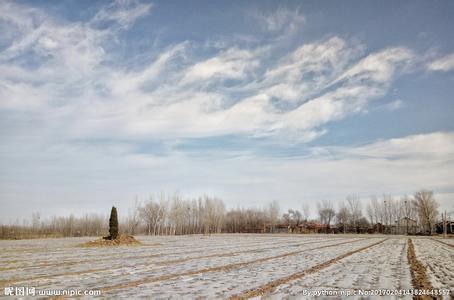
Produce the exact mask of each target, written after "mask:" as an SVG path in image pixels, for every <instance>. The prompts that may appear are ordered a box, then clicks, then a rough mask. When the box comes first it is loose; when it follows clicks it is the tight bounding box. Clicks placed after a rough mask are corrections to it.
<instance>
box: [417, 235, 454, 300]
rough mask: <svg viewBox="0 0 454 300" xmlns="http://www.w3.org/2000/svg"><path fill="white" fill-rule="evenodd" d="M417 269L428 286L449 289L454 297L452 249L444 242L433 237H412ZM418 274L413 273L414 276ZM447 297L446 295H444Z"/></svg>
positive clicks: (453, 253) (453, 259)
mask: <svg viewBox="0 0 454 300" xmlns="http://www.w3.org/2000/svg"><path fill="white" fill-rule="evenodd" d="M412 242H413V243H412V244H413V252H414V256H415V260H416V262H415V264H416V267H417V270H421V272H424V274H422V275H420V276H421V277H425V280H426V281H427V282H428V284H430V285H429V286H431V287H434V288H435V289H449V290H450V291H451V297H452V298H453V299H454V276H453V274H454V251H452V248H451V247H448V246H447V245H445V244H444V243H435V242H434V240H433V239H428V238H415V239H412ZM416 275H418V274H415V277H416ZM416 279H417V278H416ZM445 298H447V297H445ZM448 299H449V298H448Z"/></svg>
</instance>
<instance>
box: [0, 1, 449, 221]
mask: <svg viewBox="0 0 454 300" xmlns="http://www.w3.org/2000/svg"><path fill="white" fill-rule="evenodd" d="M453 15H454V2H453V1H342V2H339V1H153V2H149V1H138V0H137V1H135V0H121V1H76V0H66V1H14V2H13V1H1V2H0V141H1V142H0V207H1V208H2V209H1V210H0V221H1V222H3V223H7V222H12V221H14V220H16V219H18V218H20V219H22V218H27V217H30V216H31V214H32V213H33V212H40V213H41V215H43V216H51V215H69V214H75V215H82V214H85V213H93V212H108V211H109V208H110V206H111V205H116V206H117V207H119V211H120V214H121V212H122V211H123V212H124V211H127V209H128V208H129V207H131V206H132V205H133V203H134V201H135V199H138V200H140V201H145V200H147V199H149V197H150V195H152V194H153V193H157V192H168V193H174V192H178V193H180V194H181V195H182V196H183V197H185V198H193V197H197V196H199V195H203V194H206V195H211V196H216V197H219V198H221V199H223V200H224V202H225V203H226V205H227V207H228V208H236V207H264V206H265V205H267V203H269V202H271V201H273V200H277V201H279V202H280V205H281V208H282V209H283V210H284V209H286V208H290V207H293V208H296V209H301V208H302V206H303V205H304V204H308V205H310V206H311V207H312V209H313V210H315V203H316V202H317V201H320V200H330V201H333V203H335V204H336V203H338V202H339V201H342V200H343V199H345V197H346V196H347V195H349V194H355V195H358V197H360V198H361V200H362V201H363V202H364V205H363V207H365V205H366V203H367V201H368V199H369V198H370V197H371V196H374V195H375V196H379V197H380V196H382V195H383V194H389V195H393V196H395V197H400V196H403V195H412V194H413V193H414V192H416V191H417V190H420V189H429V190H433V191H434V193H435V198H436V199H437V200H438V201H439V202H440V204H441V209H448V210H454V176H453V175H454V121H453V120H454V99H453V95H454V19H453V18H452V16H453Z"/></svg>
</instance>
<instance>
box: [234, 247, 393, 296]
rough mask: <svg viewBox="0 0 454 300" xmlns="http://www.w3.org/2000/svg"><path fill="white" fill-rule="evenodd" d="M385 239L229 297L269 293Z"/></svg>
mask: <svg viewBox="0 0 454 300" xmlns="http://www.w3.org/2000/svg"><path fill="white" fill-rule="evenodd" d="M385 240H386V239H384V240H381V241H379V242H377V243H374V244H372V245H369V246H366V247H362V248H360V249H356V250H353V251H350V252H348V253H345V254H342V255H340V256H338V257H336V258H333V259H330V260H328V261H325V262H323V263H320V264H318V265H315V266H313V267H311V268H309V269H306V270H304V271H302V272H298V273H294V274H291V275H289V276H286V277H283V278H279V279H276V280H273V281H270V282H268V283H266V284H264V285H262V286H259V287H257V288H254V289H251V290H249V291H246V292H244V293H241V294H238V295H234V296H232V297H230V300H237V299H248V298H254V297H258V296H262V295H264V294H266V293H270V292H272V291H273V290H274V289H275V288H276V287H278V286H279V285H282V284H285V283H287V282H289V281H292V280H296V279H300V278H302V277H304V276H306V275H308V274H312V273H316V272H319V271H320V270H322V269H325V268H327V267H329V266H331V265H333V264H335V263H337V262H338V261H339V260H341V259H343V258H345V257H348V256H350V255H353V254H355V253H357V252H360V251H364V250H366V249H369V248H371V247H373V246H376V245H378V244H381V243H383V242H384V241H385Z"/></svg>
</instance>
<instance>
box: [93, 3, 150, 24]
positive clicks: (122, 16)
mask: <svg viewBox="0 0 454 300" xmlns="http://www.w3.org/2000/svg"><path fill="white" fill-rule="evenodd" d="M151 8H152V4H151V3H141V2H139V1H137V0H115V1H113V2H112V3H111V4H109V5H107V6H106V7H103V8H102V9H101V10H100V11H99V12H98V13H97V14H96V15H95V17H94V18H93V20H92V22H93V23H94V24H96V23H99V22H106V21H114V22H117V23H118V24H120V25H121V26H122V27H128V26H130V25H131V24H133V23H134V22H136V21H137V20H138V19H139V18H141V17H143V16H145V15H147V14H148V13H149V12H150V10H151Z"/></svg>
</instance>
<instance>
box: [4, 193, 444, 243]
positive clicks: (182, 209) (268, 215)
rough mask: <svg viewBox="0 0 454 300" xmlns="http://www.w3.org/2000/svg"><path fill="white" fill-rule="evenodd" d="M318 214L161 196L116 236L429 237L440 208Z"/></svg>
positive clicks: (425, 201)
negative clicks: (308, 230) (304, 230)
mask: <svg viewBox="0 0 454 300" xmlns="http://www.w3.org/2000/svg"><path fill="white" fill-rule="evenodd" d="M364 211H365V212H366V216H367V217H365V216H364V215H363V212H364ZM316 212H317V215H318V218H316V219H311V215H310V208H309V206H308V205H307V204H306V205H304V206H303V207H302V210H297V209H289V210H288V211H286V212H285V213H283V214H281V210H280V207H279V203H278V202H277V201H273V202H271V203H269V204H268V205H267V206H265V207H262V208H248V209H244V208H236V209H230V210H226V208H225V205H224V202H223V201H222V200H220V199H218V198H215V197H209V196H202V197H199V198H197V199H191V200H186V199H183V198H182V197H181V196H180V195H179V194H173V195H169V194H165V193H160V194H157V195H155V196H152V197H150V199H149V200H148V201H145V202H143V203H141V202H139V201H137V200H136V201H135V203H134V206H133V207H131V208H130V209H129V211H128V212H127V214H124V215H122V213H121V212H120V213H119V220H120V232H122V233H126V234H131V235H135V234H147V235H183V234H211V233H220V232H228V233H239V232H276V231H277V227H279V228H280V232H282V231H286V230H287V229H289V230H288V231H291V232H295V231H294V230H293V229H295V228H296V229H300V228H301V227H304V226H305V225H307V224H309V223H311V224H318V226H320V228H323V229H324V230H319V231H318V232H357V233H359V232H365V231H367V232H375V231H377V230H378V231H380V228H382V229H381V231H380V232H384V233H392V232H390V231H391V230H392V228H395V227H396V226H401V225H402V220H404V222H406V229H407V233H409V232H408V228H409V222H410V224H411V226H412V228H413V230H414V231H415V230H417V231H418V232H424V233H431V232H432V229H433V227H434V224H435V223H436V221H437V217H438V203H437V201H436V200H435V199H434V196H433V192H431V191H426V190H421V191H418V192H416V193H415V194H414V195H413V197H407V196H404V197H401V198H399V199H397V198H393V197H392V196H389V195H384V196H383V197H381V198H378V197H372V198H371V199H370V201H369V202H368V203H367V205H366V207H365V210H363V201H360V199H359V197H358V196H356V195H353V194H352V195H349V196H347V197H346V199H345V200H343V201H340V202H338V205H337V209H336V208H335V206H334V205H333V202H332V201H326V200H324V201H320V202H318V203H317V204H316ZM106 220H107V217H106V216H104V215H98V214H90V215H88V214H87V215H85V216H82V217H75V216H73V215H70V216H69V217H55V216H54V217H52V218H50V219H42V218H41V217H40V215H39V213H34V214H33V215H32V219H31V222H30V221H23V223H22V224H20V223H19V221H17V222H14V223H12V224H9V225H0V238H32V237H42V236H47V237H51V236H55V237H60V236H62V237H66V236H100V235H104V234H106V232H107V229H108V228H107V221H106ZM377 225H380V226H382V227H377ZM415 226H416V227H417V229H415ZM334 228H335V231H334ZM376 229H377V230H376ZM394 230H395V229H394ZM297 232H301V231H297ZM413 233H415V232H413Z"/></svg>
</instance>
